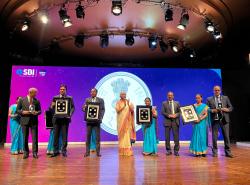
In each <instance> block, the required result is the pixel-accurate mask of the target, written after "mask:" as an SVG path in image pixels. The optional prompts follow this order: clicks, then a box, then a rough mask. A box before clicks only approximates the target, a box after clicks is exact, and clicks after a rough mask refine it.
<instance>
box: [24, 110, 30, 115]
mask: <svg viewBox="0 0 250 185" xmlns="http://www.w3.org/2000/svg"><path fill="white" fill-rule="evenodd" d="M22 114H23V115H29V114H30V111H27V110H24V111H22Z"/></svg>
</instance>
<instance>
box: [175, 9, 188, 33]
mask: <svg viewBox="0 0 250 185" xmlns="http://www.w3.org/2000/svg"><path fill="white" fill-rule="evenodd" d="M188 22H189V15H188V13H187V12H186V11H185V10H183V11H182V13H181V19H180V23H179V25H178V26H177V28H178V29H181V30H185V29H186V27H187V25H188Z"/></svg>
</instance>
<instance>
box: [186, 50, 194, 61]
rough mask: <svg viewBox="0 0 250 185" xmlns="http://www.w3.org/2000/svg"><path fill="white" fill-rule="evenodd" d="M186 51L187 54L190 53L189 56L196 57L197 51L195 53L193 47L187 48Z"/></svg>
mask: <svg viewBox="0 0 250 185" xmlns="http://www.w3.org/2000/svg"><path fill="white" fill-rule="evenodd" d="M186 52H187V55H188V57H189V58H191V59H194V58H196V53H195V51H194V50H193V49H191V48H187V49H186Z"/></svg>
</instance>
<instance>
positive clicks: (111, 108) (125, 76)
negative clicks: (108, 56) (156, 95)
mask: <svg viewBox="0 0 250 185" xmlns="http://www.w3.org/2000/svg"><path fill="white" fill-rule="evenodd" d="M95 87H96V89H98V94H97V96H98V97H101V98H103V99H104V102H105V114H104V117H103V120H102V124H101V128H102V129H103V130H105V131H106V132H108V133H110V134H113V135H117V122H116V116H117V113H116V110H115V106H116V102H117V101H118V100H120V92H122V91H123V92H126V93H127V99H129V100H130V102H132V103H133V104H134V107H135V108H136V106H137V105H144V99H145V98H146V97H149V98H150V99H151V100H152V97H151V93H150V91H149V88H148V87H147V85H146V84H145V83H144V82H143V81H142V80H141V79H140V78H139V77H138V76H136V75H134V74H132V73H128V72H114V73H110V74H108V75H106V76H104V77H103V78H102V79H101V80H100V81H99V82H98V83H97V84H96V86H95ZM152 103H153V101H152ZM135 120H136V115H135ZM140 128H141V126H139V125H137V124H135V129H136V131H138V130H139V129H140Z"/></svg>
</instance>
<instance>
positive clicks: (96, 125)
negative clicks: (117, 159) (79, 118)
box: [82, 88, 105, 157]
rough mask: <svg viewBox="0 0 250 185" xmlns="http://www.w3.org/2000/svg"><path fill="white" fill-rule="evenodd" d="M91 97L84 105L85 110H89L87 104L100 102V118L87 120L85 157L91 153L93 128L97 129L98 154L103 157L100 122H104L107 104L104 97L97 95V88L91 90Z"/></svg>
mask: <svg viewBox="0 0 250 185" xmlns="http://www.w3.org/2000/svg"><path fill="white" fill-rule="evenodd" d="M90 95H91V97H90V98H87V99H86V100H85V103H84V105H83V108H82V109H83V111H84V112H86V111H87V110H86V109H87V104H88V103H90V102H95V103H98V104H99V111H100V114H99V120H98V121H95V122H93V121H91V122H89V121H86V122H87V140H86V153H85V154H84V157H88V156H89V155H90V140H91V133H92V129H94V130H95V133H96V156H98V157H101V154H100V124H101V123H102V118H103V116H104V113H105V106H104V100H103V99H102V98H99V97H97V96H96V95H97V89H96V88H93V89H91V92H90Z"/></svg>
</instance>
